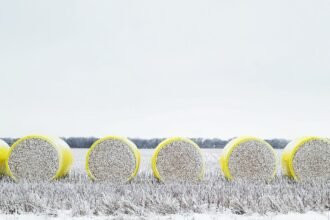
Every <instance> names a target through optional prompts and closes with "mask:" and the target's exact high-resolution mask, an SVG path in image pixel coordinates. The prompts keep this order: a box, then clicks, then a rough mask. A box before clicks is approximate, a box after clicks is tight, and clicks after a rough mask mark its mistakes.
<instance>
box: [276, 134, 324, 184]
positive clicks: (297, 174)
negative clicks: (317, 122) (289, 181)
mask: <svg viewBox="0 0 330 220" xmlns="http://www.w3.org/2000/svg"><path fill="white" fill-rule="evenodd" d="M329 158H330V141H329V140H328V139H325V138H319V137H312V136H310V137H302V138H298V139H296V140H293V141H291V142H290V143H289V144H288V145H287V146H286V147H285V148H284V150H283V153H282V170H283V173H284V174H285V175H287V176H289V177H292V178H293V179H295V180H308V179H315V178H324V179H329V178H330V172H329V170H330V159H329Z"/></svg>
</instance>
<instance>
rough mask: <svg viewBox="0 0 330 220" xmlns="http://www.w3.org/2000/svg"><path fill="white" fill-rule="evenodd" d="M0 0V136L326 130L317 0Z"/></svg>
mask: <svg viewBox="0 0 330 220" xmlns="http://www.w3.org/2000/svg"><path fill="white" fill-rule="evenodd" d="M0 2H1V3H0V137H19V136H23V135H27V134H31V133H42V134H51V135H59V136H99V137H101V136H104V135H107V134H114V135H122V136H129V137H142V138H150V137H168V136H188V137H220V138H230V137H233V136H238V135H254V136H259V137H263V138H273V137H282V138H294V137H298V136H302V135H319V136H328V137H329V136H330V62H329V61H330V28H329V27H330V26H329V24H330V13H329V11H330V2H329V1H327V0H323V1H322V0H320V1H310V0H300V1H290V0H289V1H288V0H276V1H264V0H249V1H246V0H200V1H195V0H186V1H180V0H166V1H157V0H142V1H126V0H122V1H108V0H104V1H86V0H79V1H78V0H77V1H72V0H61V1H60V0H57V1H45V0H40V1H35V0H31V1H5V0H0Z"/></svg>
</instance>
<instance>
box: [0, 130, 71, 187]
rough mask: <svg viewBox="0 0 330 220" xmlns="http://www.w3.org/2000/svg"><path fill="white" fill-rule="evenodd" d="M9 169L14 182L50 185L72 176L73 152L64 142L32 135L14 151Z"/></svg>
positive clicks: (9, 157)
mask: <svg viewBox="0 0 330 220" xmlns="http://www.w3.org/2000/svg"><path fill="white" fill-rule="evenodd" d="M7 160H8V161H7V163H6V167H7V170H8V174H9V176H10V177H12V178H13V179H14V180H21V179H24V180H28V181H45V180H46V181H49V180H53V179H58V178H60V177H63V176H65V175H67V174H68V172H69V170H70V167H71V165H72V162H73V156H72V151H71V149H70V147H69V145H68V144H66V143H65V142H64V141H63V140H62V139H60V138H57V137H51V136H43V135H30V136H26V137H23V138H21V139H19V140H18V141H16V142H15V143H14V144H13V146H12V147H11V148H10V151H9V156H8V159H7Z"/></svg>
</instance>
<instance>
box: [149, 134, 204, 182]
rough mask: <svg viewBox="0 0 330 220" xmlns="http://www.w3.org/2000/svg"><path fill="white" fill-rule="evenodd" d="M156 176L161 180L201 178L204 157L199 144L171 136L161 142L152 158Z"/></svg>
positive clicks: (192, 180)
mask: <svg viewBox="0 0 330 220" xmlns="http://www.w3.org/2000/svg"><path fill="white" fill-rule="evenodd" d="M151 164H152V170H153V173H154V176H155V177H157V178H158V179H159V180H160V181H164V182H168V181H176V182H181V181H189V182H194V181H197V180H201V179H202V178H203V176H204V159H203V155H202V153H201V150H200V148H199V146H198V145H197V144H196V143H194V142H193V141H191V140H189V139H186V138H180V137H175V138H169V139H167V140H164V141H163V142H161V143H160V144H159V145H158V146H157V148H156V149H155V151H154V153H153V155H152V158H151Z"/></svg>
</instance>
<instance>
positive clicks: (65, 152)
mask: <svg viewBox="0 0 330 220" xmlns="http://www.w3.org/2000/svg"><path fill="white" fill-rule="evenodd" d="M27 139H41V140H44V141H46V142H48V143H50V144H51V145H52V146H53V147H54V148H55V149H56V151H57V153H58V158H59V165H58V169H57V172H56V174H55V175H54V176H53V177H52V180H54V179H59V178H61V177H64V176H66V175H67V174H68V173H69V171H70V168H71V166H72V163H73V154H72V150H71V148H70V146H69V145H68V144H67V143H66V142H65V141H63V140H62V139H60V138H58V137H53V136H45V135H29V136H26V137H23V138H21V139H19V140H17V141H16V142H15V143H14V144H13V145H12V147H11V148H10V150H9V156H8V157H7V160H6V170H7V173H8V175H9V176H10V177H12V178H13V179H14V180H17V179H16V177H15V176H14V175H13V173H12V172H11V170H10V167H9V165H8V159H9V158H10V154H11V152H12V151H13V149H15V147H16V146H17V145H18V144H19V143H21V142H22V141H24V140H27Z"/></svg>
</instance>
